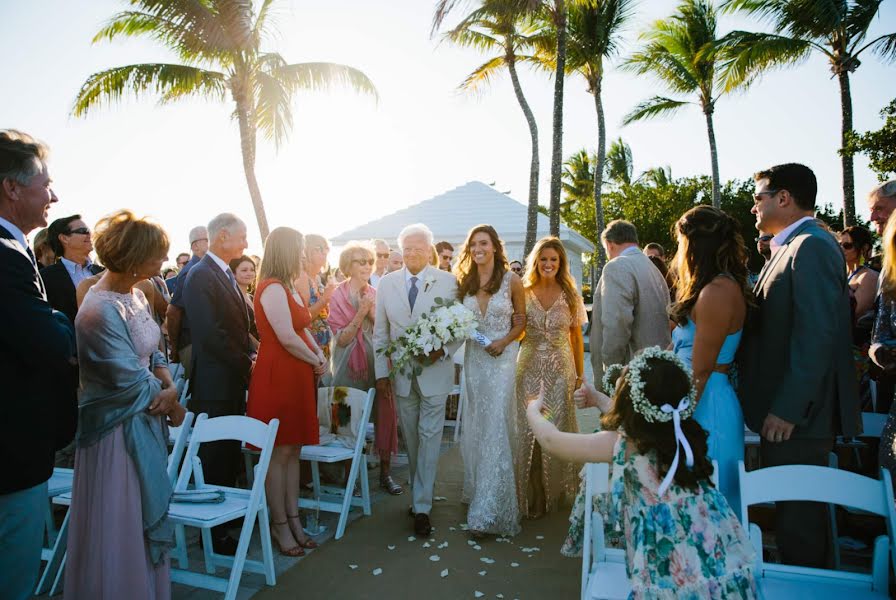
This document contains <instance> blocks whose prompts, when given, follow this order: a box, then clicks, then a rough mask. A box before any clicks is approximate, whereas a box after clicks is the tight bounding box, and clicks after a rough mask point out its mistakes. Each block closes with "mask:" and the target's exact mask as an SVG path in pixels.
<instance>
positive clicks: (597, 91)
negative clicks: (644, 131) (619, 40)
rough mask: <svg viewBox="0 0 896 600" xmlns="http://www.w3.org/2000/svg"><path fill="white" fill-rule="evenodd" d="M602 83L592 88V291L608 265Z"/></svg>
mask: <svg viewBox="0 0 896 600" xmlns="http://www.w3.org/2000/svg"><path fill="white" fill-rule="evenodd" d="M602 83H603V82H602V81H601V78H600V76H598V79H597V81H595V82H594V84H593V85H592V86H591V89H592V92H591V93H592V94H593V95H594V107H595V109H597V164H595V165H594V218H595V222H596V223H595V224H596V225H597V230H596V231H597V252H595V254H596V256H595V260H594V261H593V262H594V263H597V264H596V269H595V272H594V275H593V276H592V278H591V279H592V283H591V289H592V290H593V289H594V286H595V285H597V279H598V278H599V277H600V274H601V271H603V268H604V265H605V264H607V255H606V254H605V253H604V246H603V244H601V243H600V236H601V234H602V233H603V231H604V225H605V223H604V204H603V189H602V188H603V185H604V162H606V160H607V148H606V146H607V128H606V125H605V124H604V104H603V100H601V85H602Z"/></svg>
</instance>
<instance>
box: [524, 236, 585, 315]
mask: <svg viewBox="0 0 896 600" xmlns="http://www.w3.org/2000/svg"><path fill="white" fill-rule="evenodd" d="M548 248H550V249H552V250H554V251H556V252H557V254H558V255H560V267H559V268H558V269H557V283H559V284H560V289H561V290H563V294H564V295H565V296H566V305H567V306H568V307H569V312H570V313H571V314H572V315H573V316H575V315H576V313H577V311H578V303H577V302H576V296H578V294H579V292H578V288H577V287H576V280H575V279H573V278H572V273H570V272H569V259H568V258H567V256H566V248H564V247H563V242H561V241H560V238H558V237H554V236H548V237H543V238H541V239H540V240H538V242H536V244H535V247H534V248H532V252H530V253H529V256H527V257H526V272H525V274H524V276H523V287H524V288H525V289H527V290H528V289H531V288H532V287H534V286H535V285H536V284H537V283H539V282H540V281H541V273H540V272H539V271H538V259H539V258H540V257H541V253H542V252H543V251H545V250H547V249H548Z"/></svg>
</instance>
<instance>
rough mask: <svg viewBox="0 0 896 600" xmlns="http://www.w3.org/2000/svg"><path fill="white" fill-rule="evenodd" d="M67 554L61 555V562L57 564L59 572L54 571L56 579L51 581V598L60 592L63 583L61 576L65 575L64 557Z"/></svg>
mask: <svg viewBox="0 0 896 600" xmlns="http://www.w3.org/2000/svg"><path fill="white" fill-rule="evenodd" d="M67 554H68V553H67V552H63V553H62V560H61V561H60V563H59V570H58V571H56V577H55V578H54V579H53V587H51V588H50V595H51V596H55V595H57V594H58V593H59V592H61V591H62V584H63V582H64V579H63V574H64V573H65V557H66V555H67Z"/></svg>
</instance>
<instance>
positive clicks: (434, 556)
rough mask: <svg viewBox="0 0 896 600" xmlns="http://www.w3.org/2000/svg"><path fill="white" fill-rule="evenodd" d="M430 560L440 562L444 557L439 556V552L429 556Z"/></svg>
mask: <svg viewBox="0 0 896 600" xmlns="http://www.w3.org/2000/svg"><path fill="white" fill-rule="evenodd" d="M429 560H431V561H432V562H439V561H440V560H442V559H441V558H439V555H438V554H433V555H432V556H430V557H429Z"/></svg>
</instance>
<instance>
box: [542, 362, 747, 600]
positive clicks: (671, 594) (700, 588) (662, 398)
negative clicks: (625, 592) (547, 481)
mask: <svg viewBox="0 0 896 600" xmlns="http://www.w3.org/2000/svg"><path fill="white" fill-rule="evenodd" d="M586 393H588V394H589V395H592V396H596V397H595V398H593V400H594V401H595V403H596V404H598V405H602V406H603V407H604V408H606V409H607V412H606V413H605V414H604V416H603V417H602V418H601V425H602V427H603V429H604V431H601V432H598V433H593V434H576V433H564V432H561V431H558V430H557V428H556V427H555V426H554V425H553V424H552V423H551V422H550V417H551V415H549V414H548V415H542V403H541V400H540V399H539V400H536V401H534V402H532V403H531V404H530V405H529V407H528V409H527V417H528V419H529V424H530V426H531V427H532V431H533V432H534V434H535V437H536V438H537V439H538V442H539V444H541V447H542V448H543V449H544V451H545V452H547V453H548V454H552V455H554V456H558V457H560V458H562V459H564V460H569V461H578V462H608V463H610V464H611V471H610V473H611V474H610V493H609V496H610V497H609V499H608V502H606V503H605V506H606V507H607V509H606V512H607V514H606V515H604V516H605V518H606V522H607V523H609V524H611V525H612V526H615V527H616V528H621V529H622V531H623V532H624V534H625V546H626V567H627V570H628V575H629V579H630V580H631V583H632V596H633V597H634V598H638V599H642V598H643V599H646V598H650V599H654V598H655V599H672V598H682V597H687V598H707V599H710V598H711V599H717V598H719V599H720V598H755V597H756V596H757V593H756V583H755V580H754V577H753V570H752V569H753V564H754V552H753V549H752V547H751V546H750V542H749V539H748V538H747V535H746V533H745V532H744V530H743V528H742V527H741V525H740V523H739V522H738V520H737V517H736V516H735V514H734V512H733V511H732V510H731V508H730V507H729V506H728V503H727V502H726V501H725V498H724V496H722V494H721V492H719V491H718V490H717V489H716V488H715V487H714V486H713V484H712V482H711V480H710V477H711V475H712V471H713V466H712V462H711V461H710V459H709V457H708V456H707V454H706V438H707V434H706V432H705V431H704V430H703V429H702V428H701V427H700V425H699V424H698V423H697V422H696V421H695V420H694V419H692V418H691V415H692V414H693V412H694V408H695V406H694V398H695V390H694V387H693V385H692V384H691V377H690V374H689V373H688V369H687V367H686V366H685V365H684V363H682V362H681V360H680V359H678V358H677V357H676V356H675V355H674V354H673V353H671V352H668V351H664V350H661V349H660V348H659V347H653V348H648V349H647V350H645V351H644V352H643V353H641V354H640V355H638V357H637V358H635V359H634V360H633V361H632V362H631V363H630V364H629V365H628V367H626V368H625V369H624V370H623V371H622V375H621V376H620V377H619V379H618V381H617V383H616V390H615V394H614V395H613V398H612V399H610V398H608V397H606V396H605V395H603V394H600V392H597V391H596V390H594V388H593V387H590V386H589V387H588V388H587V390H586ZM546 417H547V418H546Z"/></svg>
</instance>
